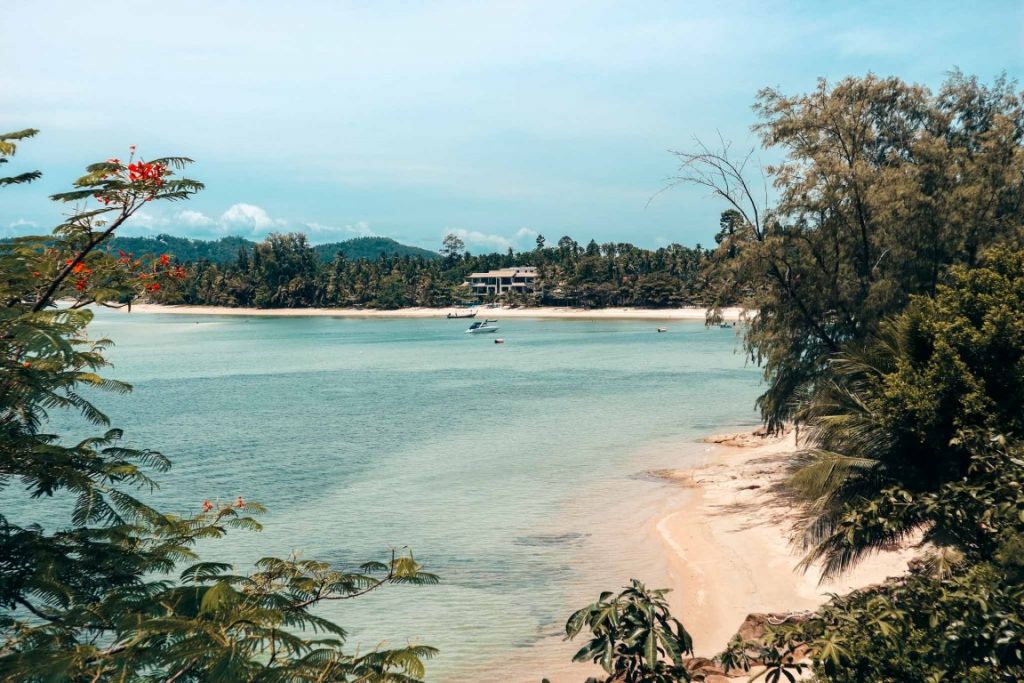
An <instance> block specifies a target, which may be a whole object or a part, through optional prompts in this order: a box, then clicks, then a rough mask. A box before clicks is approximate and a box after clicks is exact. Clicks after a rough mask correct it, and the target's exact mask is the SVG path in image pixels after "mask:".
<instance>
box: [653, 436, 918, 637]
mask: <svg viewBox="0 0 1024 683" xmlns="http://www.w3.org/2000/svg"><path fill="white" fill-rule="evenodd" d="M705 441H706V442H708V443H711V444H714V446H713V447H712V448H710V449H709V451H708V452H707V455H706V456H705V458H704V462H703V463H701V464H699V465H698V466H696V467H693V468H689V469H679V470H668V471H661V472H657V473H656V474H657V475H659V476H661V477H664V478H665V479H667V480H669V481H672V482H674V483H676V484H677V485H679V486H682V487H685V488H687V489H688V490H689V492H690V494H691V495H690V496H688V498H687V500H686V501H685V502H684V503H683V504H682V505H681V506H679V507H677V508H675V509H674V510H672V511H671V512H669V513H668V514H666V515H664V516H662V517H660V518H659V519H657V520H655V521H654V522H653V523H654V525H655V527H656V529H657V531H658V534H659V536H660V538H661V541H662V543H663V544H664V548H665V550H666V552H667V554H668V556H669V560H670V572H671V575H672V583H673V585H672V588H673V592H672V593H671V594H670V597H671V598H672V602H673V603H674V604H673V607H676V606H677V605H678V607H676V609H677V610H678V614H676V616H677V617H678V618H679V619H680V621H682V622H683V624H685V626H686V628H687V630H688V631H689V632H690V633H691V634H692V635H693V640H694V650H695V653H696V654H697V655H698V656H702V657H713V656H714V655H715V654H717V653H718V652H721V651H722V650H723V649H724V648H725V645H726V643H728V641H729V640H730V639H731V638H732V636H733V635H734V634H735V633H736V632H737V631H738V630H739V627H740V625H741V624H742V623H743V621H744V620H745V619H746V617H747V615H748V614H753V613H782V612H796V611H802V610H812V609H814V608H816V607H818V606H820V605H822V604H823V603H825V602H826V601H827V600H828V598H829V594H830V593H840V594H842V593H847V592H849V591H851V590H855V589H857V588H863V587H865V586H869V585H872V584H877V583H880V582H882V581H884V580H885V579H886V578H888V577H892V576H898V575H901V574H904V573H906V571H907V563H908V562H909V561H910V560H911V559H912V558H913V557H914V556H915V555H917V551H916V550H915V549H913V548H902V549H894V550H887V551H883V552H879V553H876V554H874V555H872V556H870V557H868V558H866V559H865V560H864V561H863V562H861V563H860V564H859V565H857V566H856V567H855V568H854V569H852V570H851V571H849V572H848V573H846V574H844V575H843V576H841V577H839V578H838V579H835V580H832V581H827V582H824V583H821V584H819V582H818V576H819V574H818V573H817V572H816V571H815V570H814V569H813V568H812V569H811V570H809V571H807V572H803V571H801V570H799V569H798V568H797V563H798V562H799V561H800V558H801V553H800V551H799V549H795V548H794V547H793V544H792V538H793V529H794V523H795V521H796V517H797V508H796V506H794V505H793V503H792V501H791V500H788V499H787V498H786V497H785V496H784V494H783V493H781V492H780V490H779V487H780V485H781V483H782V480H783V478H784V476H785V466H786V461H787V459H788V455H789V454H790V453H792V452H793V451H794V450H796V447H797V446H796V439H795V437H794V434H793V433H792V432H790V433H789V434H787V435H785V436H783V437H760V436H756V435H754V434H750V433H739V434H726V435H720V436H713V437H708V438H706V439H705Z"/></svg>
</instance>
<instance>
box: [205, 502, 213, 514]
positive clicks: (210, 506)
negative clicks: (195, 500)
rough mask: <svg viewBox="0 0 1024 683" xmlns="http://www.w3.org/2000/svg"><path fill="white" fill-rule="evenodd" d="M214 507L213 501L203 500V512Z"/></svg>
mask: <svg viewBox="0 0 1024 683" xmlns="http://www.w3.org/2000/svg"><path fill="white" fill-rule="evenodd" d="M212 509H213V503H211V502H210V501H208V500H204V501H203V512H209V511H210V510H212Z"/></svg>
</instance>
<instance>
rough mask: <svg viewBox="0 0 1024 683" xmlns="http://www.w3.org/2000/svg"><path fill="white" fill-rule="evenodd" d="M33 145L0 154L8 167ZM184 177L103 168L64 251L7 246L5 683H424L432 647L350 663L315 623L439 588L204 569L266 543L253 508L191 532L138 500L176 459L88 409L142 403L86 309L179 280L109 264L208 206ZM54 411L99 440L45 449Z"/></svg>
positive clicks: (262, 567) (162, 265)
mask: <svg viewBox="0 0 1024 683" xmlns="http://www.w3.org/2000/svg"><path fill="white" fill-rule="evenodd" d="M34 134H35V131H22V132H19V133H15V134H9V135H3V136H0V161H3V162H5V163H7V162H8V161H9V159H10V157H11V156H12V155H13V154H14V153H15V151H16V144H17V142H18V141H21V140H24V139H27V138H29V137H31V136H32V135H34ZM190 163H191V161H190V160H189V159H187V158H184V157H164V158H159V159H150V160H144V159H142V158H141V157H140V156H139V155H138V154H137V153H136V150H135V149H134V147H133V148H131V149H130V150H129V156H128V158H127V160H125V161H122V160H120V159H117V158H111V159H107V160H106V161H103V162H100V163H97V164H93V165H91V166H89V167H88V168H87V169H86V173H85V174H84V175H83V176H82V177H81V178H79V179H78V180H77V181H76V182H75V183H74V188H73V189H72V190H70V191H68V192H64V193H60V194H57V195H55V196H54V197H53V198H54V199H55V200H56V201H58V202H61V203H63V204H66V205H67V206H69V207H71V211H70V213H69V215H68V217H67V219H66V220H65V221H64V222H63V223H61V225H59V226H58V227H57V228H56V229H55V230H54V232H53V234H51V235H48V236H43V237H23V238H17V239H14V240H9V241H6V242H4V243H2V244H0V272H2V273H3V278H0V298H2V299H3V302H4V305H3V307H2V308H0V489H2V490H3V495H4V501H5V507H7V506H9V505H10V503H11V501H14V500H17V501H18V503H17V505H15V506H14V511H13V512H12V511H11V509H10V508H8V509H6V510H5V511H3V512H0V680H3V681H19V682H24V683H31V682H36V681H38V682H44V681H45V682H51V681H52V682H57V681H61V682H63V681H76V682H77V681H81V682H83V683H84V682H87V681H88V682H99V681H150V680H151V681H178V682H179V683H183V682H195V683H198V682H201V681H202V682H210V681H223V682H225V683H227V682H235V681H310V682H312V681H394V682H401V681H417V680H420V679H422V677H423V675H424V666H425V665H424V662H425V660H426V659H428V658H430V657H431V656H433V655H434V653H435V651H434V650H433V649H432V648H430V647H427V646H423V645H417V644H410V645H407V646H403V647H396V648H390V649H384V648H382V649H377V650H371V651H367V652H362V653H352V652H349V651H348V650H347V649H346V648H345V642H346V637H347V633H346V630H345V629H344V628H343V627H342V626H341V625H339V624H337V623H335V622H333V621H331V620H329V619H326V618H324V617H322V616H320V615H318V614H317V607H318V606H320V605H323V604H325V603H329V602H332V601H340V600H349V599H353V598H357V597H359V596H361V595H365V594H367V593H369V592H373V591H376V590H378V589H380V588H382V587H384V586H388V585H399V584H410V585H423V584H430V583H435V582H436V581H437V577H435V576H434V575H432V574H429V573H426V572H424V571H423V569H422V567H421V566H420V564H419V563H418V562H417V561H416V560H415V559H414V558H413V556H412V555H411V554H410V553H408V552H406V553H402V554H399V553H394V552H392V553H391V554H390V556H389V557H387V558H386V559H385V561H384V562H368V563H364V564H361V565H358V566H351V567H344V566H338V565H337V564H329V563H325V562H320V561H316V560H313V559H304V558H301V557H298V556H289V557H284V558H275V557H265V558H262V559H260V560H258V561H257V562H256V563H255V565H254V566H253V567H252V568H251V569H249V570H248V571H238V570H237V569H236V568H235V567H234V565H233V564H232V563H231V562H224V561H217V560H214V559H210V558H208V557H200V556H199V554H198V551H197V544H199V543H200V542H202V543H203V545H204V547H208V544H209V543H210V542H212V541H215V540H216V539H218V538H221V537H223V536H224V535H225V534H227V533H241V532H252V531H258V530H259V529H260V525H259V523H258V522H257V521H256V519H255V517H256V516H257V515H259V514H260V513H262V512H263V508H262V507H261V506H260V505H259V504H258V503H255V502H251V501H247V500H245V498H244V496H243V495H239V494H240V493H242V494H244V492H232V493H231V494H230V495H225V497H224V498H223V499H218V498H217V497H216V496H215V495H214V494H213V493H210V494H208V495H209V498H207V499H206V500H202V496H203V495H204V494H203V493H202V492H196V494H197V496H199V499H197V500H196V501H195V504H194V506H193V507H192V509H191V510H190V511H189V512H187V513H184V514H180V513H178V514H175V513H168V512H165V511H161V510H158V509H156V508H154V507H153V506H152V505H150V504H149V503H147V502H146V498H147V495H148V494H150V493H151V492H152V491H153V490H154V489H155V488H156V487H157V486H158V481H157V479H158V478H159V476H160V475H165V473H166V472H167V471H168V470H169V468H170V466H171V463H170V460H169V459H168V458H167V457H165V456H164V455H163V454H162V453H160V452H157V451H155V450H151V449H147V448H142V447H138V446H134V445H129V444H128V443H127V442H126V441H125V438H124V432H123V431H122V430H120V429H117V428H114V427H112V425H111V421H110V419H109V418H108V416H107V415H106V414H105V413H104V412H103V410H102V408H101V406H100V405H98V404H97V403H96V402H95V401H96V398H97V397H98V396H99V395H100V394H99V393H97V392H102V391H113V392H117V393H127V392H129V391H130V390H131V387H130V386H129V385H127V384H125V383H122V382H118V381H116V380H112V379H109V378H107V377H105V376H103V374H101V373H102V372H103V370H104V368H106V367H107V366H108V362H107V359H106V357H105V353H104V352H105V350H106V348H107V347H108V346H109V344H110V342H109V341H108V340H105V339H96V338H93V337H91V336H90V335H89V330H88V328H89V323H90V321H91V319H92V313H91V311H90V310H89V308H88V306H89V305H90V304H103V305H112V306H119V305H126V304H127V303H129V302H131V301H132V300H133V299H135V298H137V297H140V296H151V295H153V294H154V293H159V292H161V291H163V290H164V289H165V288H170V287H172V286H174V285H175V284H177V283H180V280H181V274H182V271H181V269H180V266H178V265H175V264H174V263H173V261H172V259H171V258H170V257H169V256H168V255H166V254H160V255H153V256H152V257H145V258H136V257H134V256H131V255H129V254H125V253H121V254H116V253H115V254H111V253H108V252H105V251H103V250H102V249H101V248H100V247H101V245H102V244H103V243H104V241H105V240H107V239H109V238H110V237H111V236H112V235H113V234H114V233H115V231H116V230H117V229H118V228H119V227H120V226H122V225H123V224H124V223H125V222H126V221H128V220H129V219H130V218H131V217H132V216H133V215H134V214H136V213H137V212H138V211H139V210H140V209H141V208H142V207H143V206H147V205H148V204H149V203H150V202H153V201H158V202H159V201H180V200H185V199H188V198H189V197H191V196H192V195H194V194H195V193H196V192H199V191H200V190H201V189H202V187H203V186H202V184H201V183H199V182H197V181H195V180H191V179H189V178H184V177H180V176H179V175H178V173H179V172H180V171H182V170H183V169H185V168H187V167H188V166H189V164H190ZM37 177H39V173H38V172H23V173H20V174H18V175H12V176H6V177H3V178H0V184H3V185H9V184H15V183H24V182H31V181H32V180H34V179H35V178H37ZM272 267H276V265H271V264H268V265H267V266H266V268H268V269H270V268H272ZM56 411H60V412H62V413H65V414H69V415H77V416H78V417H80V418H81V423H82V428H83V429H88V430H90V431H92V432H93V433H92V435H91V436H85V437H76V438H70V437H68V436H67V435H60V434H54V433H51V431H49V430H50V429H51V426H50V422H49V417H50V415H51V414H52V413H54V412H56ZM41 503H45V507H43V506H41V505H40V504H41ZM57 519H59V520H60V521H55V520H57Z"/></svg>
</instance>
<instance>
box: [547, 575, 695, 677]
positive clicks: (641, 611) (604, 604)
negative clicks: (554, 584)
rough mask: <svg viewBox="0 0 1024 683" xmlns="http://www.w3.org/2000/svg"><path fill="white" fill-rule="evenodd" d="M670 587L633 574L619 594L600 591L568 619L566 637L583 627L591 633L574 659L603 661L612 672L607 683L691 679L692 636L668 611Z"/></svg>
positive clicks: (602, 665)
mask: <svg viewBox="0 0 1024 683" xmlns="http://www.w3.org/2000/svg"><path fill="white" fill-rule="evenodd" d="M667 592H668V591H667V590H666V589H658V590H649V589H648V588H647V587H646V586H644V585H643V584H642V583H640V582H639V581H637V580H636V579H633V580H632V581H631V582H630V585H629V586H628V587H627V588H626V589H625V590H623V591H622V592H621V593H619V594H618V595H615V594H614V593H611V592H604V593H601V596H600V597H599V598H598V600H597V602H594V603H593V604H590V605H587V606H586V607H584V608H583V609H580V610H577V611H576V612H574V613H573V614H572V616H570V617H569V620H568V621H567V622H566V624H565V635H566V638H568V639H572V638H575V637H576V636H577V635H579V634H580V633H581V632H582V631H583V629H584V628H587V629H588V630H589V631H590V634H591V638H590V640H589V641H588V642H587V644H586V645H584V646H583V647H582V648H581V649H580V650H579V652H577V653H576V655H575V656H574V657H573V661H574V662H586V661H592V662H594V663H595V664H599V665H600V666H601V668H602V669H604V670H605V672H607V673H608V677H607V678H606V679H605V683H614V682H619V681H621V682H622V683H676V682H677V681H681V680H682V681H689V680H690V675H689V674H688V673H687V671H686V669H685V668H683V655H691V654H693V639H692V638H691V637H690V634H689V633H687V632H686V629H685V628H683V625H682V623H680V622H679V621H678V620H677V619H674V618H673V617H672V615H671V614H670V613H669V609H668V602H666V600H665V594H666V593H667ZM666 660H667V661H666ZM590 681H593V682H594V683H597V681H596V680H595V679H590Z"/></svg>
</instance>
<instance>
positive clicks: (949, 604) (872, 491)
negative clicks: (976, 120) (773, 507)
mask: <svg viewBox="0 0 1024 683" xmlns="http://www.w3.org/2000/svg"><path fill="white" fill-rule="evenodd" d="M1022 311H1024V251H1022V250H1020V249H1017V250H1010V249H1005V248H997V249H991V250H989V252H988V253H987V254H986V256H985V257H984V258H983V259H982V262H981V263H980V264H979V265H978V266H977V267H974V268H968V267H966V266H959V267H956V268H954V269H952V270H951V271H950V273H949V275H948V284H941V285H939V286H938V287H937V289H936V293H935V295H934V296H933V297H928V296H921V295H919V296H915V297H913V298H912V299H911V302H910V304H909V306H908V308H907V309H906V311H905V312H904V313H903V314H901V315H900V316H899V317H898V318H896V319H894V320H891V321H889V322H886V323H884V324H883V325H882V328H881V330H880V332H879V334H878V336H877V338H875V339H873V340H871V341H869V342H867V343H866V344H864V345H861V346H858V347H854V348H851V349H848V350H846V351H844V352H843V353H841V354H840V355H838V356H837V357H836V358H835V359H833V360H832V361H831V362H830V364H829V375H828V377H827V379H823V380H821V381H819V382H818V383H817V384H816V385H815V388H814V391H813V393H812V395H811V396H809V397H808V398H807V399H806V400H805V401H804V402H803V407H802V412H803V414H802V415H801V419H802V421H804V422H805V423H806V424H807V427H808V429H809V430H810V438H811V442H812V443H813V444H814V447H813V448H811V449H809V450H807V451H805V452H803V453H801V454H800V455H799V456H798V458H797V459H796V460H795V462H794V472H793V475H792V477H791V479H790V484H791V486H792V487H793V489H794V490H795V491H796V492H797V493H798V494H799V495H800V496H802V497H804V498H806V499H807V500H809V501H810V507H809V508H808V514H807V515H806V518H805V520H804V522H805V524H804V528H805V533H804V541H805V543H806V545H807V547H808V548H809V553H808V555H807V557H806V559H805V563H806V564H807V565H810V564H812V563H818V562H821V563H822V566H823V576H832V575H835V574H837V573H839V572H842V571H844V570H845V569H847V568H848V567H850V566H852V565H853V564H855V563H856V562H858V561H859V560H860V559H861V558H862V557H864V556H865V555H867V554H868V553H871V552H873V551H875V550H877V549H879V548H881V547H883V546H886V545H889V544H892V543H897V542H901V541H905V540H906V539H908V538H910V537H911V536H912V535H914V534H920V535H921V537H922V539H923V541H924V542H925V543H927V544H928V547H930V548H932V550H931V551H930V553H929V554H928V555H927V556H926V557H925V559H924V561H923V562H922V563H920V567H919V568H918V570H917V571H916V573H914V574H913V575H911V576H909V577H905V578H901V579H897V580H893V581H889V582H887V583H886V584H883V585H882V586H876V587H873V588H869V589H865V590H863V591H859V592H856V593H854V594H852V595H850V596H845V597H836V598H834V599H833V600H832V601H831V602H830V603H829V604H828V605H826V606H825V607H824V608H822V609H821V610H819V611H818V613H817V614H816V615H815V616H814V618H812V619H811V620H809V621H808V622H806V623H804V624H801V625H798V626H797V627H795V628H793V629H792V630H789V631H785V630H784V632H783V633H781V634H780V637H782V638H784V639H785V640H787V641H788V642H791V643H794V642H795V643H804V644H807V645H808V646H809V647H810V649H811V652H812V653H814V654H813V656H814V659H815V669H816V674H817V675H818V677H819V678H820V679H821V680H824V681H841V682H852V681H862V680H893V681H897V680H940V679H941V680H963V681H1018V680H1021V679H1022V678H1024V613H1022V612H1021V610H1020V605H1021V600H1022V599H1024V512H1022V511H1024V487H1022V485H1021V482H1022V481H1024V446H1022V444H1021V442H1020V440H1019V439H1020V436H1019V435H1020V434H1021V433H1022V432H1021V429H1022V427H1024V313H1022Z"/></svg>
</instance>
